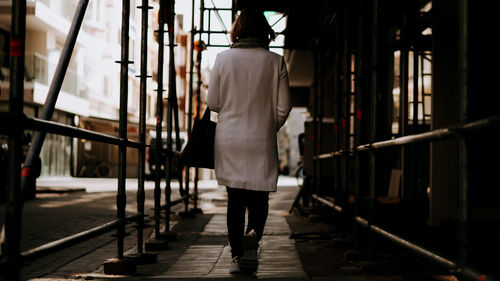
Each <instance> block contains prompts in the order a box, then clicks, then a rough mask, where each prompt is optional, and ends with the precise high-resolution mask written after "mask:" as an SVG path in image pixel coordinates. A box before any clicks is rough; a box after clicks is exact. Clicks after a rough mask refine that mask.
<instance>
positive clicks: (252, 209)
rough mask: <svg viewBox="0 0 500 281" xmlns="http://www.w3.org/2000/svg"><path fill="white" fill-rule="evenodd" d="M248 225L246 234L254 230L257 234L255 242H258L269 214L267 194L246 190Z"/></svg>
mask: <svg viewBox="0 0 500 281" xmlns="http://www.w3.org/2000/svg"><path fill="white" fill-rule="evenodd" d="M247 198H248V203H247V208H248V225H247V230H246V233H248V232H250V230H252V229H253V230H254V231H255V233H256V234H257V241H260V239H261V238H262V235H263V234H264V226H265V225H266V221H267V214H268V212H269V192H267V191H254V190H248V193H247Z"/></svg>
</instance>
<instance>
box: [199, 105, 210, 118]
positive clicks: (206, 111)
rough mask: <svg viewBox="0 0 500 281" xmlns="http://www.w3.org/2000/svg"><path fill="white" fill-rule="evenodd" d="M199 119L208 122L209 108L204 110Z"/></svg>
mask: <svg viewBox="0 0 500 281" xmlns="http://www.w3.org/2000/svg"><path fill="white" fill-rule="evenodd" d="M201 119H202V120H205V121H210V108H208V107H207V109H205V113H203V117H202V118H201Z"/></svg>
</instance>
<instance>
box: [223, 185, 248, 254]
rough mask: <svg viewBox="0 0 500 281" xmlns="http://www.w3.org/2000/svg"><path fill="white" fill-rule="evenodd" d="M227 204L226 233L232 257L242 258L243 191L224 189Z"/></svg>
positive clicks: (244, 205) (243, 225)
mask: <svg viewBox="0 0 500 281" xmlns="http://www.w3.org/2000/svg"><path fill="white" fill-rule="evenodd" d="M226 190H227V196H228V202H227V232H228V237H229V245H230V246H231V255H232V257H233V258H234V257H241V256H243V247H242V244H241V238H242V237H243V230H244V228H245V211H246V203H245V201H246V200H245V192H244V191H245V190H242V189H237V188H231V187H226Z"/></svg>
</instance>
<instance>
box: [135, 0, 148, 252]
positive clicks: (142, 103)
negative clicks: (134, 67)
mask: <svg viewBox="0 0 500 281" xmlns="http://www.w3.org/2000/svg"><path fill="white" fill-rule="evenodd" d="M148 2H149V1H148V0H142V6H140V7H138V8H140V9H142V16H141V20H142V21H141V74H140V75H139V77H140V84H139V94H140V95H139V144H140V147H139V171H138V186H137V213H138V214H139V215H140V216H139V219H138V222H137V253H139V254H142V253H143V242H144V237H143V230H144V201H145V199H146V196H145V192H144V173H145V169H146V147H145V145H146V95H147V94H146V90H147V80H146V79H147V78H148V74H147V71H148V10H149V9H150V8H151V7H149V3H148Z"/></svg>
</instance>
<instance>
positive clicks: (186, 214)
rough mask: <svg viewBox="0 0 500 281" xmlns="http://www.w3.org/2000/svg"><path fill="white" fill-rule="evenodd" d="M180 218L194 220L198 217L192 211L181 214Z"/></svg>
mask: <svg viewBox="0 0 500 281" xmlns="http://www.w3.org/2000/svg"><path fill="white" fill-rule="evenodd" d="M179 216H180V217H183V218H188V219H194V218H195V217H196V214H195V213H193V212H191V211H187V212H179Z"/></svg>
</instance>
